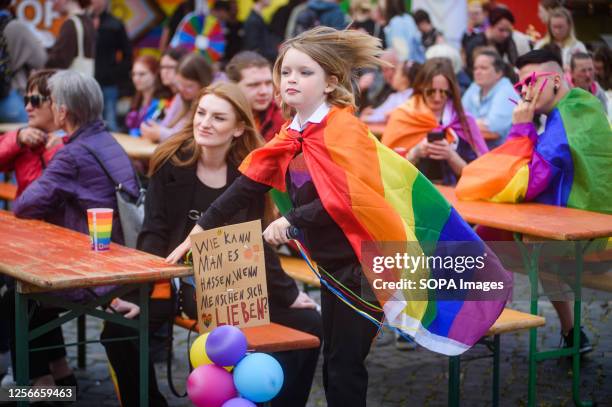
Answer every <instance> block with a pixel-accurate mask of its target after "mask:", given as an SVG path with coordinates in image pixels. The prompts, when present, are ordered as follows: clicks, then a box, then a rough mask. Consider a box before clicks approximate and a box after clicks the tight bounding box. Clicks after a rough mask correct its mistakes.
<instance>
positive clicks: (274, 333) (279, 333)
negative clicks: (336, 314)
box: [174, 317, 321, 352]
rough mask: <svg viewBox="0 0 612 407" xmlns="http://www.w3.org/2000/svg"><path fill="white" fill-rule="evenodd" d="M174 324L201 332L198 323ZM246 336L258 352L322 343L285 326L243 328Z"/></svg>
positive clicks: (178, 319) (309, 347) (282, 350)
mask: <svg viewBox="0 0 612 407" xmlns="http://www.w3.org/2000/svg"><path fill="white" fill-rule="evenodd" d="M174 324H175V325H178V326H180V327H183V328H186V329H193V330H194V331H195V332H199V330H198V326H197V323H196V321H194V320H192V319H185V318H181V317H176V318H175V319H174ZM242 332H243V333H244V335H245V336H246V339H247V344H248V347H249V350H254V351H257V352H284V351H289V350H298V349H311V348H318V347H319V345H320V344H321V342H320V341H319V338H317V337H316V336H314V335H311V334H309V333H306V332H302V331H298V330H297V329H293V328H289V327H287V326H284V325H279V324H275V323H274V322H272V323H270V324H269V325H260V326H255V327H250V328H242Z"/></svg>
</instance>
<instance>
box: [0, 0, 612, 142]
mask: <svg viewBox="0 0 612 407" xmlns="http://www.w3.org/2000/svg"><path fill="white" fill-rule="evenodd" d="M268 5H269V1H268V0H257V1H255V2H254V4H253V7H252V10H251V11H250V13H249V14H248V17H247V18H246V19H245V20H244V21H243V22H240V21H238V20H237V17H236V15H237V5H236V1H231V0H219V1H216V2H214V4H213V5H212V6H211V8H210V10H209V13H211V14H213V15H214V16H215V17H217V18H218V19H219V20H220V21H221V22H222V23H223V25H224V36H225V41H226V46H225V52H224V54H223V56H222V58H221V60H220V61H218V62H216V63H211V62H210V60H204V59H203V58H201V59H193V58H194V57H193V56H191V57H189V58H191V63H187V61H182V59H183V58H187V57H188V55H187V53H186V51H185V50H183V49H180V48H171V47H170V45H169V43H170V40H171V38H172V37H173V35H174V34H175V32H176V30H177V28H178V26H179V24H180V22H181V19H182V18H183V17H185V16H186V15H187V14H188V13H189V12H191V11H193V10H194V8H195V3H194V1H193V0H189V1H186V2H184V3H181V4H180V5H179V6H178V7H177V8H176V10H175V11H174V13H173V14H172V16H171V17H170V18H169V19H168V21H167V22H166V24H165V25H164V29H163V33H162V36H161V40H160V44H159V50H160V51H161V58H160V57H156V56H152V55H150V54H144V55H139V56H135V53H134V50H133V48H132V44H131V43H130V40H129V38H128V36H127V33H126V30H125V27H124V25H123V23H122V22H121V20H119V19H118V18H116V17H115V16H113V15H112V14H111V13H110V12H109V1H108V0H78V1H77V0H58V1H56V2H54V5H53V7H54V10H55V11H56V12H58V13H59V14H61V15H62V16H66V17H67V18H66V20H65V22H64V23H63V25H62V27H61V29H60V31H59V35H58V38H57V40H56V42H55V44H54V45H53V46H52V47H51V48H49V49H45V48H43V47H42V45H41V44H40V42H39V41H37V40H36V37H35V36H34V35H33V33H32V32H31V30H29V29H28V28H27V26H26V24H25V23H23V22H21V21H19V20H16V19H14V18H11V15H10V8H9V6H10V1H9V0H3V4H2V6H1V7H2V10H3V18H4V19H5V21H6V23H7V24H6V30H5V31H4V30H3V37H4V38H5V41H6V49H7V54H8V55H9V56H10V57H9V58H10V63H9V65H10V78H11V80H10V84H9V85H7V86H5V87H6V88H7V89H5V90H3V93H2V99H0V105H1V106H3V107H5V106H6V109H4V108H3V109H2V113H1V114H0V121H3V122H25V121H26V120H27V114H26V111H25V108H22V107H21V105H22V103H21V98H22V97H23V96H24V95H25V91H26V89H25V82H26V80H27V77H28V74H29V73H30V72H32V71H34V70H37V69H41V68H55V69H68V68H70V69H74V70H78V71H80V72H82V73H88V74H94V75H95V78H96V80H97V81H98V83H99V84H100V86H101V88H102V92H103V96H104V111H103V116H104V120H105V122H106V124H107V125H108V127H109V129H111V130H113V131H123V132H126V133H130V134H133V135H136V136H142V137H145V138H147V139H149V140H151V141H153V142H160V141H163V140H165V139H167V138H168V137H169V136H170V135H171V134H172V133H175V132H177V131H178V130H179V129H180V128H181V127H182V126H183V125H184V119H185V117H186V116H185V115H186V113H187V111H188V109H189V107H190V100H191V99H193V97H194V96H195V94H196V93H197V92H194V90H195V89H196V88H198V86H199V87H200V88H201V87H202V86H205V85H208V84H209V83H211V81H213V80H217V79H220V78H224V72H225V70H226V67H227V65H228V63H229V61H230V60H231V59H232V58H233V57H234V56H235V55H236V54H237V53H239V52H241V51H245V50H246V51H253V52H256V53H258V54H259V55H261V56H262V57H263V58H265V59H267V60H268V61H269V63H270V64H273V63H274V61H275V59H276V55H277V52H278V47H279V45H280V44H281V42H282V41H283V40H285V39H287V38H291V37H293V36H295V35H297V34H299V33H301V32H304V31H306V30H308V29H310V28H312V27H314V26H317V25H323V26H329V27H333V28H336V29H340V30H341V29H345V28H348V29H357V30H362V31H365V32H367V33H368V34H370V35H372V36H374V37H376V38H380V40H381V41H382V44H383V48H385V49H386V51H385V54H386V56H385V58H386V59H387V61H388V62H390V63H391V64H392V65H393V66H392V67H391V68H387V67H383V68H382V69H380V70H375V71H372V70H364V71H362V72H360V79H359V80H358V81H357V83H356V85H355V86H357V87H358V88H359V93H360V95H361V100H360V108H361V110H362V111H363V113H362V117H364V118H366V117H367V116H370V115H371V114H372V111H374V109H376V108H379V107H381V109H378V110H375V111H374V113H375V114H374V115H373V116H372V117H370V118H369V119H366V120H367V121H369V122H385V121H386V118H387V117H388V114H389V111H390V109H391V108H392V107H397V106H398V105H399V102H400V101H406V100H407V99H408V98H409V96H410V95H411V92H412V87H411V86H410V85H408V83H409V82H410V80H409V79H408V77H407V76H402V74H401V72H402V71H405V74H408V71H409V68H410V67H413V68H412V75H413V76H414V75H416V67H418V66H419V64H422V63H424V62H425V61H426V60H427V59H430V58H435V57H440V56H442V57H446V58H448V59H449V60H450V61H451V63H452V65H453V69H454V72H455V75H456V78H457V80H458V84H459V89H460V92H461V95H460V97H462V98H463V99H462V101H463V104H464V107H465V108H466V110H467V112H468V113H469V114H473V115H475V116H476V117H475V118H476V119H477V120H478V123H479V128H480V129H481V130H482V131H484V135H485V138H486V140H487V143H488V144H489V145H490V146H495V145H498V144H500V143H501V142H503V140H504V137H505V131H507V129H508V128H509V115H507V114H506V115H503V114H502V115H501V116H499V117H497V116H495V115H496V114H498V113H499V112H498V111H495V110H504V109H500V108H497V106H499V105H500V104H499V103H498V101H499V100H501V99H502V98H503V97H509V92H508V85H509V83H514V82H516V80H517V76H516V69H515V67H514V64H515V63H516V60H517V58H518V57H519V56H520V55H523V54H525V53H526V52H527V51H529V50H531V49H542V48H545V49H552V50H553V51H554V52H558V53H559V54H560V55H561V58H562V61H563V66H564V69H565V71H566V80H567V81H568V83H569V84H570V86H572V87H580V88H582V89H585V90H587V91H588V92H591V93H592V94H594V95H596V96H597V97H598V98H599V99H600V100H601V101H602V104H603V105H604V108H605V109H606V110H608V103H610V101H609V99H610V98H608V97H607V96H606V92H609V91H611V90H612V88H611V86H612V84H611V82H612V79H610V78H611V74H610V70H611V69H612V68H611V60H612V56H611V51H610V49H609V48H608V47H607V46H606V45H605V44H599V45H598V46H596V48H593V49H589V50H588V49H587V47H586V46H585V44H584V43H583V42H581V41H580V40H579V39H577V38H576V34H575V29H574V23H573V18H572V13H571V12H570V11H569V10H568V9H566V8H564V7H563V6H562V2H561V1H559V0H542V1H540V2H539V12H538V16H539V18H540V19H541V20H542V23H543V24H545V26H546V32H544V33H537V32H534V31H533V29H532V27H530V30H529V32H528V33H521V32H519V31H517V30H516V29H515V28H514V26H515V23H516V20H515V17H514V15H513V14H512V12H511V11H510V10H509V9H507V8H505V7H504V6H503V5H497V6H496V7H492V6H491V5H490V4H488V3H485V4H483V2H481V1H470V2H468V25H467V29H466V31H465V32H464V34H463V37H462V38H461V43H460V48H456V47H455V46H454V45H455V44H452V43H449V42H447V41H446V40H445V36H444V32H443V30H440V29H439V28H437V27H435V26H434V25H433V23H432V19H431V17H430V15H429V14H428V13H427V11H425V10H415V11H414V12H413V13H410V12H408V10H406V8H405V2H404V1H403V0H384V1H380V2H372V1H370V0H354V1H351V4H350V9H349V12H348V14H347V13H345V12H343V11H342V9H341V8H340V5H339V3H338V2H337V1H335V0H308V1H305V0H302V1H297V0H292V1H289V2H288V3H287V4H286V5H284V6H282V7H280V8H279V9H277V10H276V12H275V13H274V15H273V16H272V17H271V19H270V21H269V22H266V20H265V19H264V18H263V14H262V11H263V10H264V9H265V8H266V7H267V6H268ZM478 55H486V57H485V56H482V57H480V58H477V56H478ZM476 59H479V63H478V64H476ZM489 62H491V63H490V64H489ZM179 64H181V69H180V71H182V72H183V73H181V72H180V71H179V70H178V68H179ZM476 65H477V66H476ZM489 65H492V69H493V71H495V74H493V73H491V75H489V76H490V77H489V76H487V72H488V71H487V69H488V66H489ZM475 70H477V71H478V72H475ZM205 71H206V72H205ZM385 72H387V73H386V74H385ZM392 72H395V74H392ZM499 74H501V76H500V75H499ZM402 81H407V82H406V83H398V82H402ZM496 85H498V86H496ZM468 88H469V92H467V91H468ZM198 89H199V88H198ZM190 90H191V92H190ZM466 92H467V94H466V95H464V94H465V93H466ZM392 95H393V97H391V98H390V99H389V100H388V101H387V99H388V98H389V97H390V96H392ZM121 97H123V98H124V99H125V98H130V99H131V102H130V103H129V104H127V103H124V104H123V105H121V104H119V103H118V102H119V100H120V98H121ZM493 99H495V101H493ZM127 105H129V109H126V108H125V106H127ZM492 106H496V107H492ZM492 110H493V111H494V112H493V113H492V112H491V111H492ZM126 116H127V117H126ZM487 126H492V128H493V131H488V127H487Z"/></svg>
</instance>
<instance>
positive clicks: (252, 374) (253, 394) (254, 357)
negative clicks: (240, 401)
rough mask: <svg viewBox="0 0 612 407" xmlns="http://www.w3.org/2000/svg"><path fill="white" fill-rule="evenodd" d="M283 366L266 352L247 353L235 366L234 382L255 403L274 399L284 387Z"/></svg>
mask: <svg viewBox="0 0 612 407" xmlns="http://www.w3.org/2000/svg"><path fill="white" fill-rule="evenodd" d="M283 380H284V375H283V368H282V367H281V365H280V363H278V362H277V361H276V359H274V358H273V357H272V356H270V355H267V354H265V353H252V354H250V355H247V356H246V357H245V358H244V359H242V360H241V361H240V363H238V365H237V366H236V367H235V368H234V384H235V385H236V389H237V390H238V392H239V393H240V394H241V395H242V397H244V398H247V399H249V400H251V401H253V402H255V403H263V402H266V401H268V400H271V399H273V398H274V397H275V396H276V395H277V394H278V392H279V391H280V390H281V388H282V387H283Z"/></svg>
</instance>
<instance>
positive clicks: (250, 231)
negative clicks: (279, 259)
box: [191, 220, 270, 332]
mask: <svg viewBox="0 0 612 407" xmlns="http://www.w3.org/2000/svg"><path fill="white" fill-rule="evenodd" d="M191 248H192V252H193V269H194V275H195V282H196V300H197V303H198V304H197V305H198V324H199V327H200V332H208V331H211V330H213V329H214V328H215V327H217V326H221V325H236V326H239V327H249V326H257V325H265V324H269V323H270V310H269V308H268V289H267V286H266V266H265V259H264V249H263V241H262V238H261V224H260V221H258V220H256V221H251V222H245V223H239V224H236V225H230V226H224V227H220V228H217V229H211V230H207V231H204V232H202V233H198V234H197V235H193V236H191Z"/></svg>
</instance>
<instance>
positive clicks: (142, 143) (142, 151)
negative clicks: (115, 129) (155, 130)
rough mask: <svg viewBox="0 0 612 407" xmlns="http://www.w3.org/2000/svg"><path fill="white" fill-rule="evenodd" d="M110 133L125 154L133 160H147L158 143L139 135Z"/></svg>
mask: <svg viewBox="0 0 612 407" xmlns="http://www.w3.org/2000/svg"><path fill="white" fill-rule="evenodd" d="M112 134H113V137H115V140H117V142H118V143H119V144H120V145H121V147H123V149H124V150H125V152H126V153H127V155H128V156H129V157H130V158H132V159H134V160H148V159H149V158H151V156H152V155H153V153H154V152H155V149H156V148H157V146H158V145H159V144H155V143H152V142H150V141H149V140H145V139H143V138H141V137H132V136H130V135H129V134H123V133H112Z"/></svg>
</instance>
